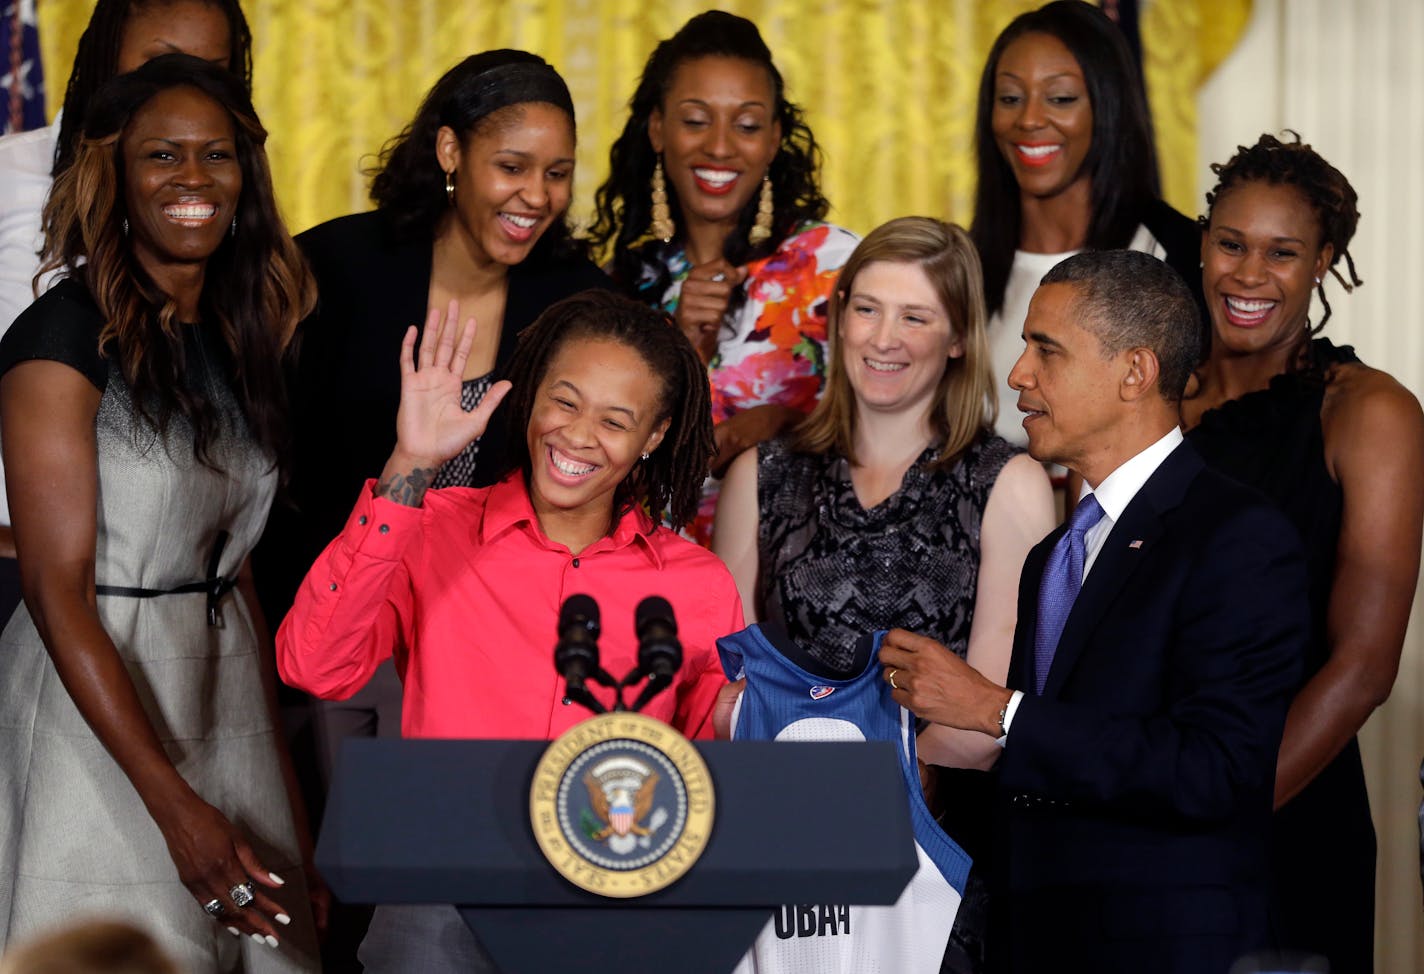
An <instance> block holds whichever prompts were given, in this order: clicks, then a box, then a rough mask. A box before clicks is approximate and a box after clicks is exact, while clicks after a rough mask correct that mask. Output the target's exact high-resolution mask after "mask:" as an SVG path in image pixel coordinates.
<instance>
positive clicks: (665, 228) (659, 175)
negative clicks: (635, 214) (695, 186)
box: [648, 156, 677, 243]
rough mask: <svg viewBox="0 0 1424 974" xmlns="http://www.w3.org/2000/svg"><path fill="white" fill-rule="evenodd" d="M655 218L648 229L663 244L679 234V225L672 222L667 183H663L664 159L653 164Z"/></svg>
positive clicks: (659, 159) (661, 158)
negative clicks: (675, 234)
mask: <svg viewBox="0 0 1424 974" xmlns="http://www.w3.org/2000/svg"><path fill="white" fill-rule="evenodd" d="M652 190H653V218H652V221H651V222H650V223H649V225H648V229H649V230H650V231H651V232H652V234H653V236H654V237H657V238H658V239H659V240H661V241H662V242H663V243H668V242H669V241H671V240H672V235H673V234H674V233H676V232H677V224H675V223H673V222H672V211H671V210H669V209H668V198H667V183H666V182H664V181H663V157H662V156H658V161H657V162H656V163H654V164H653V183H652Z"/></svg>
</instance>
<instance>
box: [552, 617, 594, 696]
mask: <svg viewBox="0 0 1424 974" xmlns="http://www.w3.org/2000/svg"><path fill="white" fill-rule="evenodd" d="M558 632H559V641H558V643H557V644H556V645H555V646H554V669H556V670H558V671H559V675H560V676H562V677H563V678H564V682H565V684H566V685H567V687H568V693H569V696H574V695H575V693H576V692H583V691H584V681H585V680H587V679H588V678H589V677H596V676H597V674H598V673H599V667H598V634H599V625H598V603H597V602H595V601H594V600H593V597H592V596H589V595H570V596H569V597H568V598H567V599H565V600H564V604H563V606H562V607H561V608H560V609H559V629H558Z"/></svg>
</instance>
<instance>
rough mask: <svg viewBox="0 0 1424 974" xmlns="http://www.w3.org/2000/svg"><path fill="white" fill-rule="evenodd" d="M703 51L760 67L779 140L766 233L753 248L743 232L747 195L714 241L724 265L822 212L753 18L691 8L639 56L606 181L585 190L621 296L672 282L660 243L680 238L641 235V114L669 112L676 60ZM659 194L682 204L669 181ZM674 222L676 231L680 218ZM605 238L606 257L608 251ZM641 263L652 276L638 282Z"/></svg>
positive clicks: (810, 163)
mask: <svg viewBox="0 0 1424 974" xmlns="http://www.w3.org/2000/svg"><path fill="white" fill-rule="evenodd" d="M704 57H725V58H736V59H739V60H742V61H750V62H751V63H753V64H758V65H760V66H761V67H763V68H764V69H766V73H767V77H768V78H769V79H770V81H771V87H772V91H773V94H774V95H775V99H774V101H775V108H774V113H775V116H776V119H777V121H778V122H780V123H781V145H780V146H779V147H778V149H777V151H776V157H775V158H774V159H772V162H771V170H770V172H769V173H768V175H769V176H770V177H771V188H772V196H773V206H774V210H773V213H772V220H771V238H770V239H768V240H765V241H763V242H762V243H760V244H757V245H756V246H753V245H752V244H751V243H749V242H748V240H747V233H748V231H750V230H751V228H752V224H753V223H754V222H755V221H756V214H757V202H758V195H757V194H756V193H753V194H752V197H751V199H750V200H749V201H748V202H747V205H746V206H744V207H743V208H742V212H741V215H740V216H739V217H738V218H737V226H736V229H735V230H733V231H732V232H731V233H730V234H728V235H727V239H726V240H725V241H724V242H723V244H722V256H723V257H724V258H725V259H726V260H727V262H728V263H730V264H734V265H738V266H740V265H742V264H745V263H747V262H748V261H749V260H755V259H757V258H760V257H765V256H767V255H769V254H772V253H775V252H776V249H777V248H778V247H780V246H781V244H782V242H783V241H785V240H786V238H787V237H789V236H790V235H791V234H792V233H794V232H795V230H796V228H797V227H798V226H800V225H801V224H802V223H806V222H808V221H814V220H820V219H823V218H824V217H825V215H826V213H827V212H828V211H829V210H830V204H829V203H828V202H827V201H826V198H825V197H824V196H822V195H821V190H820V187H819V186H818V185H817V171H818V170H819V169H820V166H821V150H820V147H819V146H817V145H816V139H815V136H813V135H812V134H811V129H810V128H809V127H808V126H807V125H806V121H805V117H804V114H803V112H802V110H801V109H800V107H798V106H797V105H796V104H795V103H793V102H791V101H789V100H788V99H787V97H786V83H785V82H784V81H783V80H782V77H781V72H780V71H778V70H777V69H776V65H775V64H774V63H773V62H772V60H771V51H770V49H769V48H767V46H766V42H765V41H763V40H762V38H761V34H760V33H759V32H758V31H757V27H756V24H754V23H752V22H751V21H750V20H747V19H746V18H744V17H738V16H736V15H734V14H729V13H724V12H722V11H720V10H709V11H707V12H706V13H701V14H698V15H697V16H696V17H693V18H692V19H691V20H689V21H688V22H687V23H686V24H684V25H683V26H682V29H681V30H679V31H678V32H677V33H676V34H674V35H673V36H672V37H670V38H668V39H667V40H665V41H662V42H661V43H659V44H658V46H657V47H655V48H654V49H653V53H652V54H651V55H650V56H649V57H648V63H647V64H646V65H644V67H643V76H642V78H641V79H640V80H639V81H638V87H637V89H636V90H635V91H634V92H633V97H632V98H631V99H630V100H629V102H628V121H627V124H625V125H624V126H623V132H622V134H621V135H619V136H618V139H617V140H616V141H615V142H614V143H613V148H612V150H610V152H609V154H608V163H609V174H608V179H607V181H606V182H604V184H603V185H602V186H600V187H598V191H597V193H595V196H594V199H595V203H596V214H595V216H596V219H595V220H594V224H593V226H592V228H590V230H589V240H590V241H591V242H592V243H593V246H594V248H595V249H596V250H597V251H598V252H599V253H600V254H603V255H604V256H605V257H609V256H611V261H610V271H611V273H612V276H613V279H614V280H615V281H616V282H618V284H619V286H620V287H622V288H624V289H625V290H626V291H627V292H628V293H630V294H633V293H637V294H638V296H639V297H640V298H642V299H643V300H645V301H647V303H649V304H657V303H658V302H659V301H661V300H662V296H663V293H664V292H665V291H666V290H667V288H668V285H669V284H670V283H671V275H670V274H669V273H668V270H667V266H666V262H665V261H664V260H663V259H661V254H662V252H663V250H664V249H665V248H666V247H671V248H672V249H674V250H675V249H676V248H678V247H680V246H681V241H680V237H675V238H674V239H673V241H672V243H671V244H669V245H665V244H663V243H662V241H658V240H649V239H648V233H649V227H650V225H651V223H652V201H651V197H650V194H649V189H648V187H649V184H650V182H651V181H652V178H653V167H654V166H655V165H656V163H657V161H658V156H657V153H655V152H654V151H653V146H652V143H651V142H650V141H649V140H648V119H649V118H651V117H652V114H653V111H654V110H655V109H661V110H663V112H664V114H665V115H666V114H668V112H667V108H666V106H665V105H664V104H663V101H664V99H665V98H666V97H667V93H668V89H669V88H671V86H672V81H673V76H674V75H675V74H676V72H677V69H678V67H679V66H681V65H682V64H683V63H684V62H686V61H694V60H697V59H698V58H704ZM667 197H668V206H669V207H670V208H671V210H672V212H673V213H674V214H677V213H679V212H681V208H680V204H679V202H678V198H677V190H676V188H675V187H674V186H673V184H672V180H668V181H667ZM675 222H676V223H677V224H678V226H679V233H680V228H681V226H682V223H683V221H681V220H675ZM610 244H611V250H612V253H611V255H610V254H608V251H609V249H610ZM649 271H650V272H651V273H652V279H651V280H648V281H643V278H644V277H645V276H646V274H647V272H649ZM640 282H641V283H640ZM745 287H746V286H745V284H743V285H742V286H741V287H739V288H738V289H737V291H736V292H735V293H734V294H733V297H732V302H731V304H730V306H729V308H728V311H729V312H730V313H735V311H736V310H737V309H738V308H739V307H740V306H741V304H742V303H744V302H745V300H746V290H745Z"/></svg>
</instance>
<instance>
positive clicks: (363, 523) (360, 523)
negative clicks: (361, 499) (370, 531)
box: [356, 514, 366, 527]
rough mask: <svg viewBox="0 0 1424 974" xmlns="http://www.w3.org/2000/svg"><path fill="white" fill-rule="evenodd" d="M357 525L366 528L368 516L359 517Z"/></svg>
mask: <svg viewBox="0 0 1424 974" xmlns="http://www.w3.org/2000/svg"><path fill="white" fill-rule="evenodd" d="M356 523H357V524H359V525H361V526H362V527H365V526H366V515H364V514H362V515H361V516H360V517H358V518H357V519H356Z"/></svg>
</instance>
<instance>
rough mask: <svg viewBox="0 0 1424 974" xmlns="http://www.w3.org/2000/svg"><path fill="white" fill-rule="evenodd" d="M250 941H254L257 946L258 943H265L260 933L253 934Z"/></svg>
mask: <svg viewBox="0 0 1424 974" xmlns="http://www.w3.org/2000/svg"><path fill="white" fill-rule="evenodd" d="M252 939H253V940H255V941H257V942H258V943H259V944H260V943H265V941H264V940H263V939H262V934H260V933H254V934H253V935H252Z"/></svg>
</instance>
